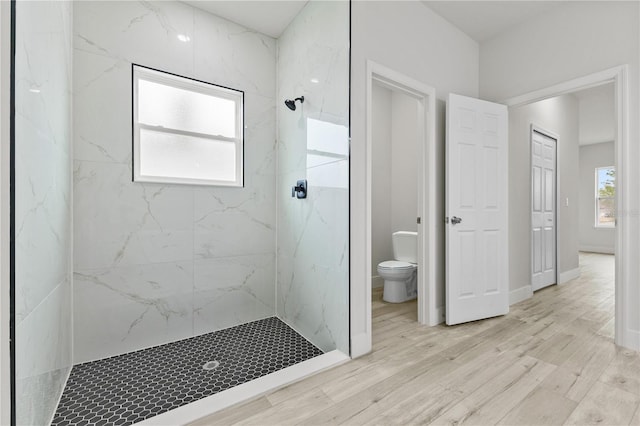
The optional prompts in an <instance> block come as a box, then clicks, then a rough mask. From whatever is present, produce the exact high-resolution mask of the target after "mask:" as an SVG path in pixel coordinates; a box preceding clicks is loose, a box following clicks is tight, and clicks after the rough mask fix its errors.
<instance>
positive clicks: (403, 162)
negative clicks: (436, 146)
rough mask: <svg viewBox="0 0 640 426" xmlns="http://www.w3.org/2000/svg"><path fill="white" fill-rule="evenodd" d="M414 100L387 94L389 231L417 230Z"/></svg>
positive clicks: (416, 153) (416, 103)
mask: <svg viewBox="0 0 640 426" xmlns="http://www.w3.org/2000/svg"><path fill="white" fill-rule="evenodd" d="M418 131H419V130H418V101H417V100H416V99H414V98H412V97H410V96H408V95H405V94H403V93H400V92H395V91H394V92H393V93H392V97H391V192H390V195H391V231H392V232H396V231H417V230H418V225H417V222H416V218H417V216H418V157H419V155H418V152H419V151H418Z"/></svg>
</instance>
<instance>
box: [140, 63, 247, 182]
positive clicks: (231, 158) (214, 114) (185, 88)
mask: <svg viewBox="0 0 640 426" xmlns="http://www.w3.org/2000/svg"><path fill="white" fill-rule="evenodd" d="M243 102H244V92H242V91H239V90H234V89H229V88H226V87H222V86H217V85H215V84H211V83H206V82H202V81H198V80H192V79H189V78H186V77H180V76H177V75H174V74H170V73H166V72H162V71H158V70H154V69H150V68H146V67H142V66H140V65H133V180H134V181H135V182H159V183H180V184H192V185H220V186H243V170H242V168H243V110H244V106H243Z"/></svg>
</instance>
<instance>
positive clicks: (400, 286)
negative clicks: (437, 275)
mask: <svg viewBox="0 0 640 426" xmlns="http://www.w3.org/2000/svg"><path fill="white" fill-rule="evenodd" d="M417 297H418V295H417V294H416V292H413V291H412V292H411V293H408V292H407V281H406V280H402V281H392V280H385V282H384V290H383V292H382V300H384V301H385V302H389V303H403V302H407V301H409V300H413V299H415V298H417Z"/></svg>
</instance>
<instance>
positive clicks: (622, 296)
mask: <svg viewBox="0 0 640 426" xmlns="http://www.w3.org/2000/svg"><path fill="white" fill-rule="evenodd" d="M628 74H629V66H628V65H621V66H617V67H614V68H609V69H606V70H604V71H600V72H597V73H594V74H590V75H587V76H584V77H579V78H576V79H574V80H570V81H566V82H564V83H560V84H557V85H554V86H551V87H547V88H545V89H541V90H536V91H533V92H530V93H526V94H524V95H521V96H516V97H513V98H509V99H507V100H505V101H503V103H504V104H506V105H508V106H513V107H515V106H520V105H525V104H530V103H533V102H536V101H540V100H544V99H548V98H552V97H555V96H559V95H562V94H566V93H571V92H575V91H578V90H582V89H586V88H589V87H596V86H599V85H602V84H606V83H610V82H613V83H614V85H615V108H616V114H615V115H616V138H615V151H616V164H615V166H616V210H617V211H616V215H617V216H616V220H617V226H616V228H615V230H616V248H615V252H616V259H615V263H616V272H615V277H616V278H615V280H616V283H615V287H616V289H615V300H616V304H615V305H616V306H615V343H616V344H617V345H620V346H624V347H627V348H631V349H634V350H639V349H640V333H639V332H638V331H637V330H633V329H631V328H630V325H629V320H628V317H629V315H627V313H629V312H633V311H634V309H636V308H637V307H636V304H637V303H636V301H635V300H632V299H631V298H630V297H629V293H630V291H629V288H630V286H631V281H630V278H629V277H630V268H631V265H629V263H630V262H628V261H627V256H628V253H630V252H631V250H630V249H631V240H632V239H633V238H632V237H631V236H630V235H629V233H628V232H627V228H628V225H627V219H628V218H629V217H631V215H633V214H635V213H634V212H633V211H629V210H628V209H627V204H626V200H627V199H628V198H629V194H627V192H628V189H627V186H626V183H627V182H630V181H631V176H630V170H631V167H632V164H631V161H632V156H631V155H629V151H630V149H629V87H628ZM633 167H635V166H633Z"/></svg>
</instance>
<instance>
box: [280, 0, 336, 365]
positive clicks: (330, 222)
mask: <svg viewBox="0 0 640 426" xmlns="http://www.w3.org/2000/svg"><path fill="white" fill-rule="evenodd" d="M348 13H349V12H348V3H347V2H321V1H311V2H309V3H308V4H307V6H305V8H304V9H303V10H302V11H301V13H300V14H299V15H298V16H297V17H296V19H295V20H294V21H293V22H292V23H291V24H290V25H289V27H288V28H287V30H286V31H285V33H284V34H283V35H282V36H281V38H280V39H279V44H278V55H279V56H278V59H279V61H280V62H279V66H278V87H279V98H283V99H284V98H291V97H293V96H295V97H298V96H301V95H304V96H305V102H304V104H303V105H300V106H299V108H298V109H297V110H296V111H294V112H291V111H289V110H288V109H286V108H285V107H284V106H282V107H281V106H280V105H278V108H280V109H279V110H278V111H279V120H280V121H279V123H278V130H279V132H278V137H279V140H278V224H279V226H278V232H277V235H278V237H277V238H278V251H277V259H278V262H277V263H278V271H277V297H276V306H277V312H278V316H280V317H281V318H282V319H283V320H284V321H286V322H288V323H289V324H290V325H292V326H293V327H294V328H295V329H296V330H298V331H300V332H301V333H302V334H303V335H304V336H305V337H306V338H308V339H309V340H310V341H312V342H313V343H314V344H316V345H317V346H318V347H320V348H322V349H323V350H325V351H327V350H332V349H336V348H337V349H340V350H342V351H344V352H348V350H349V343H348V342H349V340H348V330H349V318H348V312H349V310H348V289H349V280H348V271H349V265H348V239H349V232H348V231H349V230H348V221H349V204H348V202H349V198H348V189H347V188H348V173H347V172H348V159H347V158H346V157H344V158H343V159H340V158H337V159H336V158H335V157H332V158H333V159H332V160H331V161H329V160H328V159H322V158H320V159H318V158H317V157H316V158H312V157H310V155H317V152H316V153H315V154H314V153H312V152H310V150H316V151H318V150H320V151H322V149H318V147H316V146H312V144H311V143H310V142H311V140H313V139H314V138H315V139H317V138H318V137H319V135H317V134H315V133H313V132H314V131H315V130H314V128H313V127H311V126H310V124H309V119H315V120H320V121H324V122H328V123H332V124H334V125H339V126H347V124H348V118H349V117H348V99H349V98H348V96H349V92H348V45H349V39H348V28H349V27H348V19H349V15H348ZM312 80H313V81H312ZM322 137H325V135H323V136H322ZM326 137H333V138H335V137H339V138H340V139H341V140H337V141H336V140H332V141H331V143H329V144H327V146H332V148H331V149H333V153H334V154H340V155H346V153H348V143H349V142H348V138H347V136H346V132H336V133H335V134H332V135H331V136H326ZM331 149H329V148H327V151H331ZM305 178H306V179H307V180H308V187H309V189H308V191H309V192H308V196H307V199H304V200H296V199H292V198H290V191H291V186H292V185H293V183H295V181H296V180H297V179H305Z"/></svg>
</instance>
